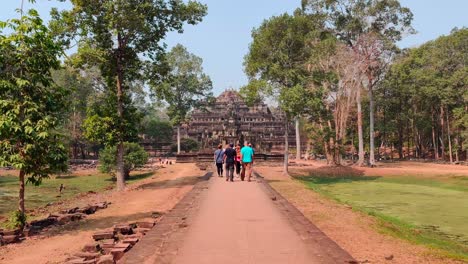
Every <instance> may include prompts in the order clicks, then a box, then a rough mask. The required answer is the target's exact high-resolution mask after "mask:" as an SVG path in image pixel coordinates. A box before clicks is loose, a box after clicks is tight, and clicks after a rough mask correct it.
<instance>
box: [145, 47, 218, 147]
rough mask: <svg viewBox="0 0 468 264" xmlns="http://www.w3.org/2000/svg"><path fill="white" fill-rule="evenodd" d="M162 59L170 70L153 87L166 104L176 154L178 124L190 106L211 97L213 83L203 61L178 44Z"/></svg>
mask: <svg viewBox="0 0 468 264" xmlns="http://www.w3.org/2000/svg"><path fill="white" fill-rule="evenodd" d="M166 61H167V64H168V65H169V69H170V71H169V74H168V77H167V79H166V80H165V81H164V82H162V83H159V84H155V85H154V86H153V88H154V90H155V92H156V94H157V95H158V96H159V97H160V98H164V100H165V101H166V102H167V103H168V104H169V107H168V109H167V115H168V116H169V117H170V119H171V122H172V124H173V125H174V126H176V127H177V153H180V125H181V124H182V123H183V122H184V121H185V119H186V116H187V113H188V112H189V111H190V110H191V109H192V108H193V107H194V106H197V105H200V104H201V103H202V102H206V101H207V99H208V98H211V97H212V93H211V90H212V89H213V85H212V83H211V80H210V77H209V76H208V75H206V74H205V73H204V72H203V67H202V64H203V60H202V59H201V58H200V57H197V56H196V55H194V54H191V53H190V52H188V51H187V49H186V48H185V47H184V46H182V45H181V44H178V45H176V46H174V47H173V48H172V50H171V51H170V52H169V53H168V54H167V56H166Z"/></svg>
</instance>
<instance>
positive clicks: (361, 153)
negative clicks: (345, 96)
mask: <svg viewBox="0 0 468 264" xmlns="http://www.w3.org/2000/svg"><path fill="white" fill-rule="evenodd" d="M356 101H357V124H358V148H359V159H358V162H357V165H358V166H362V165H364V134H363V132H362V105H361V89H360V88H359V89H358V90H357V94H356Z"/></svg>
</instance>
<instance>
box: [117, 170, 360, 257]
mask: <svg viewBox="0 0 468 264" xmlns="http://www.w3.org/2000/svg"><path fill="white" fill-rule="evenodd" d="M350 261H352V257H351V256H350V255H349V254H348V253H347V252H345V251H344V250H343V249H341V248H340V247H339V246H338V245H336V243H334V242H333V241H332V240H330V239H329V238H328V237H327V236H326V235H325V234H323V233H322V232H321V231H320V230H318V229H317V228H316V227H315V226H314V225H313V224H312V223H310V222H309V221H308V220H307V219H306V218H305V217H304V216H303V215H302V213H300V212H299V211H298V210H297V209H296V208H295V207H294V206H292V205H291V204H290V203H289V202H288V201H286V200H285V199H284V198H283V197H281V195H280V194H278V193H277V192H276V191H275V190H273V189H272V188H271V187H270V186H269V185H268V184H267V183H265V182H264V180H263V179H259V181H258V182H256V181H253V182H241V181H240V180H239V179H236V181H235V182H226V181H225V179H224V178H219V177H216V176H213V177H212V178H211V179H210V180H209V181H204V182H200V183H198V184H197V185H196V186H195V187H194V189H193V190H192V192H190V193H189V194H188V195H187V196H186V197H184V199H182V200H181V201H180V202H179V204H178V205H177V206H176V207H175V208H174V209H173V210H171V211H170V212H169V213H168V214H166V215H165V216H164V217H163V219H162V221H161V222H160V223H159V224H157V225H156V227H155V228H154V229H153V230H152V231H151V232H149V233H148V234H147V235H146V236H145V237H144V238H143V239H142V241H141V242H140V243H138V244H137V245H136V246H135V248H134V249H132V250H130V252H129V253H128V254H126V257H125V258H124V259H123V261H122V263H126V264H136V263H139V264H141V263H145V264H146V263H148V264H153V263H158V264H172V263H176V264H189V263H190V264H221V263H222V264H231V263H232V264H263V263H265V264H266V263H268V264H275V263H278V264H280V263H281V264H284V263H291V264H305V263H307V264H314V263H317V264H320V263H327V264H328V263H354V262H350ZM119 263H120V262H119Z"/></svg>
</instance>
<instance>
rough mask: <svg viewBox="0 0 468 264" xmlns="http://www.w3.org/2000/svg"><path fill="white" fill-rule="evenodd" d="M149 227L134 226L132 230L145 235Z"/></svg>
mask: <svg viewBox="0 0 468 264" xmlns="http://www.w3.org/2000/svg"><path fill="white" fill-rule="evenodd" d="M150 230H151V229H149V228H140V227H139V228H135V229H133V232H134V233H135V234H141V235H146V233H148V232H149V231H150Z"/></svg>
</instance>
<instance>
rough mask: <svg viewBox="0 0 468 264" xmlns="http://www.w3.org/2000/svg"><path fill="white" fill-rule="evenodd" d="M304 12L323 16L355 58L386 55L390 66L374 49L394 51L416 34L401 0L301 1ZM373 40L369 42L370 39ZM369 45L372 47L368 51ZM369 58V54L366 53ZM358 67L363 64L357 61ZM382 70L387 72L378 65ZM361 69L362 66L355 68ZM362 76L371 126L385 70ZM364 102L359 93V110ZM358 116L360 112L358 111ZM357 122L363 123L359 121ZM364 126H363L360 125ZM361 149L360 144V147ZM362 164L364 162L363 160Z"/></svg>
mask: <svg viewBox="0 0 468 264" xmlns="http://www.w3.org/2000/svg"><path fill="white" fill-rule="evenodd" d="M302 8H303V9H304V10H305V11H306V12H310V13H313V14H320V15H323V16H325V17H326V21H327V26H328V27H329V28H330V29H331V30H332V31H333V32H334V33H335V34H336V36H337V37H338V38H339V39H340V40H342V41H343V42H344V43H346V45H348V46H349V47H351V48H352V49H353V50H354V51H355V53H356V54H361V55H362V56H361V57H365V56H366V54H362V53H361V52H362V51H368V52H369V51H371V50H372V51H376V52H375V53H374V54H372V56H373V57H375V56H376V55H384V54H385V55H386V58H387V60H385V58H381V63H388V57H389V56H388V53H386V52H382V50H377V49H375V48H372V47H375V45H376V44H379V45H380V44H381V43H383V44H385V45H384V47H385V51H390V50H393V49H395V46H394V44H395V43H396V41H399V40H401V38H402V36H403V34H404V33H411V32H413V31H414V30H413V28H412V27H411V22H412V19H413V14H412V13H411V11H410V10H409V9H408V8H406V7H402V6H401V5H400V2H399V1H398V0H302ZM368 38H370V39H368ZM366 44H369V45H371V46H372V47H365V46H364V45H366ZM367 55H370V53H367ZM356 63H357V64H361V61H359V60H356ZM378 66H379V68H380V69H382V68H384V67H382V65H380V64H379V65H378ZM356 67H359V65H356ZM362 69H363V70H362V72H361V74H362V75H363V76H365V77H366V79H367V80H366V81H365V82H364V84H365V85H366V86H367V90H368V92H369V99H370V100H369V104H370V105H369V107H370V116H369V120H370V123H371V124H373V123H374V115H373V112H374V100H373V91H374V89H375V86H376V85H377V83H378V82H379V80H381V77H382V76H383V73H384V72H383V71H382V70H376V69H375V68H374V67H363V68H362ZM360 102H361V98H360V93H358V97H357V103H358V106H359V104H360ZM358 114H360V112H359V111H358ZM358 119H361V120H362V118H360V117H358ZM358 124H359V125H362V122H358ZM374 136H375V135H374V131H373V126H372V125H371V129H370V145H371V146H370V150H371V152H370V163H371V165H374V164H373V162H374V156H373V153H374V145H373V144H374ZM359 145H361V143H360V144H359ZM360 162H362V161H361V160H360Z"/></svg>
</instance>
